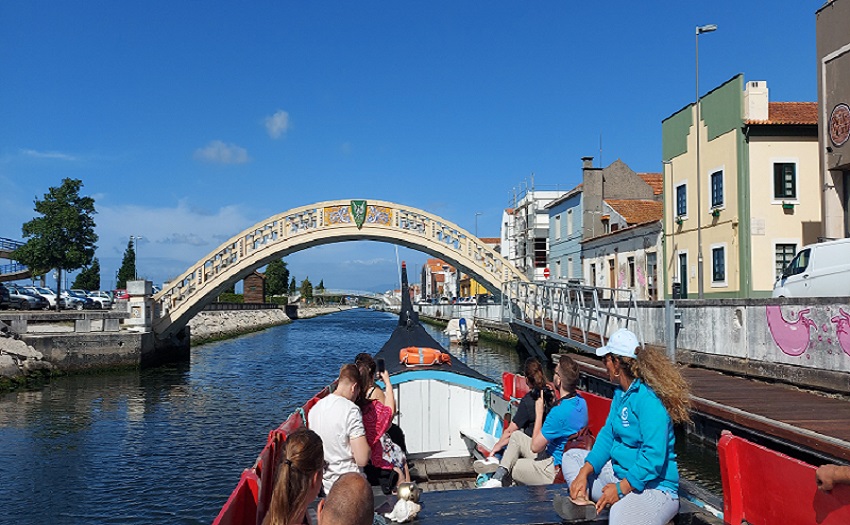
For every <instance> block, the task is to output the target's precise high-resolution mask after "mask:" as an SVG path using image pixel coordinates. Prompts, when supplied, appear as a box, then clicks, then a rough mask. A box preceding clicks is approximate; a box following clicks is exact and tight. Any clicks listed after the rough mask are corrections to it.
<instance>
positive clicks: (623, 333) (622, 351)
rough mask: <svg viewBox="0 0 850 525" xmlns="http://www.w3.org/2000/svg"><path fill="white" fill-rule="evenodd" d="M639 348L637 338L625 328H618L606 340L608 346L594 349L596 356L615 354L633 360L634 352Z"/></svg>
mask: <svg viewBox="0 0 850 525" xmlns="http://www.w3.org/2000/svg"><path fill="white" fill-rule="evenodd" d="M638 346H640V342H639V341H638V338H637V336H636V335H635V334H634V333H633V332H632V331H631V330H629V329H627V328H620V329H619V330H617V331H616V332H614V333H613V334H611V337H609V338H608V344H607V345H605V346H600V347H599V348H597V349H596V355H598V356H603V355H606V354H616V355H621V356H623V357H631V358H632V359H634V358H635V350H636V349H637V347H638Z"/></svg>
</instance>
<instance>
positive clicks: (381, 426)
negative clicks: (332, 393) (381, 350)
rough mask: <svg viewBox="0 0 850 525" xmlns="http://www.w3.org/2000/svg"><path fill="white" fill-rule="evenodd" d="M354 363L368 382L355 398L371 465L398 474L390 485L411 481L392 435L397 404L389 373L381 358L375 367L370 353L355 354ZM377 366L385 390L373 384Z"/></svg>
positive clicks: (399, 448)
mask: <svg viewBox="0 0 850 525" xmlns="http://www.w3.org/2000/svg"><path fill="white" fill-rule="evenodd" d="M354 362H355V364H356V365H357V368H358V370H359V371H360V377H361V380H362V382H363V384H365V385H371V386H367V387H365V388H364V389H363V390H364V391H363V393H362V395H361V396H360V399H359V400H358V401H357V404H358V405H359V406H360V410H361V412H362V413H363V426H364V427H365V428H366V441H367V442H368V443H369V447H370V448H371V455H370V458H369V459H370V461H371V463H372V466H374V467H376V468H379V469H382V470H393V471H395V473H396V474H397V476H395V477H397V479H398V481H397V482H396V483H391V485H392V486H393V487H397V486H398V484H399V483H405V482H408V481H410V469H409V468H408V465H407V457H406V455H405V451H404V450H403V448H402V447H401V446H400V445H399V444H397V443H396V442H395V441H394V440H393V439H392V437H391V432H390V429H391V427H392V426H393V423H392V420H393V417H394V416H395V412H396V406H395V394H394V392H393V388H392V384H391V383H390V374H389V373H388V372H387V371H386V369H385V367H384V366H383V364H384V363H383V360H380V365H381V366H380V367H378V366H377V365H378V363H375V360H374V359H372V356H370V355H369V354H365V353H364V354H358V355H357V357H356V358H355V361H354ZM377 368H380V370H379V373H380V379H381V381H383V382H384V386H385V387H386V392H383V391H381V389H380V388H378V386H377V385H375V372H376V369H377ZM370 392H372V397H370ZM377 392H381V396H380V398H382V399H381V400H379V396H378V395H377ZM396 428H397V427H396ZM385 490H386V489H385Z"/></svg>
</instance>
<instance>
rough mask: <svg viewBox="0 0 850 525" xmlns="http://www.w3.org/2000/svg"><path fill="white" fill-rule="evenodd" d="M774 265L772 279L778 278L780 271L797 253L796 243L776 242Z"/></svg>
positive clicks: (783, 269)
mask: <svg viewBox="0 0 850 525" xmlns="http://www.w3.org/2000/svg"><path fill="white" fill-rule="evenodd" d="M775 252H776V267H775V275H774V279H779V278H780V277H781V276H782V272H783V271H785V268H786V267H787V266H788V263H790V262H791V260H792V259H793V258H794V255H795V254H796V253H797V245H796V244H794V243H776V249H775Z"/></svg>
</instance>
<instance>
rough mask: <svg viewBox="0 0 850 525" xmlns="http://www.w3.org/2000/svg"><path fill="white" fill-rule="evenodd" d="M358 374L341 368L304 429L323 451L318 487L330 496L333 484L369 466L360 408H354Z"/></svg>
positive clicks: (357, 390)
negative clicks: (321, 472)
mask: <svg viewBox="0 0 850 525" xmlns="http://www.w3.org/2000/svg"><path fill="white" fill-rule="evenodd" d="M361 390H362V389H361V387H360V371H359V370H358V369H357V367H356V366H354V365H351V364H348V365H343V367H342V368H341V369H340V371H339V379H337V385H336V389H334V391H333V392H332V393H330V394H328V395H327V396H325V397H324V398H322V399H320V400H319V402H318V403H316V404H315V405H314V406H313V408H312V409H311V410H310V414H309V416H308V418H307V426H308V427H309V428H310V429H311V430H313V431H314V432H316V434H318V435H319V437H320V438H322V443H324V449H325V461H326V462H327V466H326V467H325V472H324V476H323V479H322V485H323V486H324V489H325V494H328V493H330V490H331V487H332V486H333V484H334V482H335V481H336V480H337V478H338V477H340V476H341V475H342V474H345V473H346V472H358V473H359V472H360V468H361V467H364V466H365V465H366V464H367V463H368V462H369V454H370V450H369V443H367V442H366V430H365V429H364V428H363V416H362V415H361V413H360V408H359V407H358V406H357V405H356V404H354V401H356V400H357V398H358V396H359V395H360V391H361Z"/></svg>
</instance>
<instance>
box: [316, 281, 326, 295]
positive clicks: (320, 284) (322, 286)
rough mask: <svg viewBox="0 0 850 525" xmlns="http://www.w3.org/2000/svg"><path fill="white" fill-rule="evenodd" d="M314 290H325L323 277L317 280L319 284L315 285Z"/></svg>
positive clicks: (321, 291)
mask: <svg viewBox="0 0 850 525" xmlns="http://www.w3.org/2000/svg"><path fill="white" fill-rule="evenodd" d="M316 291H318V292H319V293H324V291H325V280H324V279H322V280H321V281H319V286H317V287H316Z"/></svg>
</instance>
